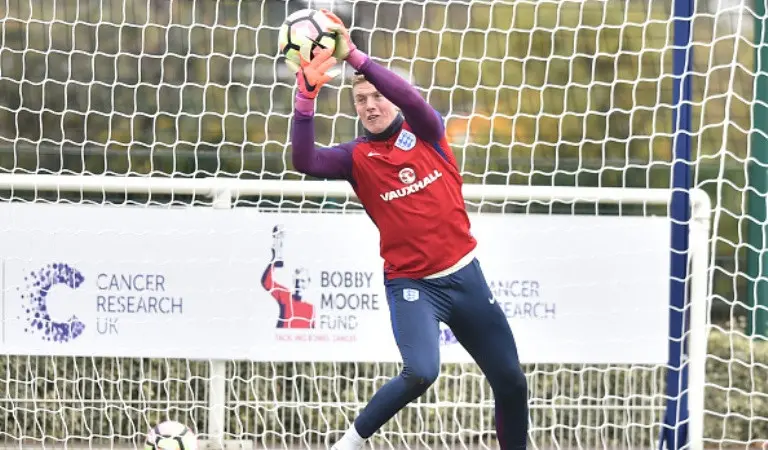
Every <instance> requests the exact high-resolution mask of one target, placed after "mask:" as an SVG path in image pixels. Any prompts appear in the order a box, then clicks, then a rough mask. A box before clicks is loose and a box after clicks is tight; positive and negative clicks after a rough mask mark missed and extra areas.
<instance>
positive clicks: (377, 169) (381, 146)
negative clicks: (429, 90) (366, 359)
mask: <svg viewBox="0 0 768 450" xmlns="http://www.w3.org/2000/svg"><path fill="white" fill-rule="evenodd" d="M356 69H357V71H358V72H359V73H362V74H363V75H365V79H366V80H367V81H369V82H370V83H372V84H373V85H374V86H375V87H376V90H377V91H378V93H380V94H381V95H382V96H383V97H385V98H386V99H388V100H389V101H391V102H392V103H393V104H394V105H396V106H397V107H398V108H399V109H400V113H399V114H398V116H397V118H396V119H395V120H394V121H393V122H392V123H391V124H390V125H389V127H388V128H387V129H386V130H384V131H383V132H381V133H377V134H372V133H368V132H366V133H367V136H366V137H361V138H358V139H356V140H354V141H351V142H346V143H343V144H339V145H336V146H333V147H328V148H316V147H315V145H314V143H315V130H314V121H313V120H314V110H313V109H312V108H313V107H312V108H308V107H307V105H308V103H307V102H306V101H298V100H297V103H296V110H295V114H294V117H293V121H292V125H293V126H292V129H291V145H292V147H293V151H292V160H293V165H294V167H296V169H297V170H298V171H299V172H302V173H305V174H307V175H312V176H315V177H319V178H330V179H345V180H348V181H349V182H350V183H351V185H352V187H353V189H354V190H355V193H356V194H357V196H358V198H359V199H360V200H361V202H362V204H363V206H364V207H365V209H366V210H367V212H368V215H369V216H370V217H371V219H372V220H373V222H374V223H375V225H376V226H377V227H378V229H379V233H380V235H381V244H380V245H381V256H382V258H384V269H385V272H386V276H387V278H389V279H391V278H401V277H409V278H423V277H426V276H429V275H433V274H435V273H437V272H441V271H443V270H445V269H448V268H450V267H452V266H453V265H455V264H456V263H457V262H459V261H460V260H461V259H462V258H463V257H465V256H466V255H468V254H469V253H470V252H471V251H472V250H473V249H474V248H475V247H476V245H477V242H476V241H475V239H474V237H472V235H471V234H470V232H469V227H470V225H469V217H468V215H467V212H466V209H465V207H464V198H463V195H462V191H461V187H462V179H461V176H460V175H459V170H458V166H457V164H456V159H455V158H454V155H453V154H452V153H451V150H450V147H449V146H448V141H447V139H446V138H445V127H444V125H443V122H442V118H441V117H440V114H439V113H438V112H437V111H436V110H435V109H433V108H432V107H431V106H430V105H429V104H428V103H427V102H426V101H425V100H424V99H423V98H422V97H421V95H420V94H419V92H418V91H417V90H416V89H415V88H414V87H413V86H411V85H410V84H409V83H408V82H406V81H405V80H404V79H403V78H401V77H399V76H398V75H397V74H395V73H394V72H392V71H390V70H389V69H387V68H385V67H384V66H382V65H380V64H377V63H375V62H373V61H372V60H371V59H370V58H368V57H367V56H365V57H364V58H363V60H362V61H361V62H360V64H359V67H356ZM369 95H372V94H369ZM366 101H367V100H366ZM309 104H311V102H310V103H309ZM378 107H379V106H373V111H374V113H375V111H376V108H378ZM366 108H368V109H367V110H369V109H370V108H371V106H366ZM380 112H381V111H379V113H380ZM361 118H362V117H361Z"/></svg>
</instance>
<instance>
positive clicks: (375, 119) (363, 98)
mask: <svg viewBox="0 0 768 450" xmlns="http://www.w3.org/2000/svg"><path fill="white" fill-rule="evenodd" d="M352 96H353V97H354V100H355V110H356V111H357V115H358V116H359V117H360V120H362V122H363V126H364V127H365V129H366V130H368V131H370V132H371V133H374V134H376V133H381V132H382V131H384V130H386V129H387V127H388V126H389V124H391V123H392V121H393V120H395V116H397V107H396V106H395V105H394V104H393V103H392V102H390V101H389V100H387V99H386V98H385V97H384V96H383V95H381V94H380V93H379V91H377V90H376V88H375V87H374V86H373V85H372V84H371V83H369V82H367V81H366V82H364V83H360V84H358V85H356V86H355V87H354V88H353V89H352Z"/></svg>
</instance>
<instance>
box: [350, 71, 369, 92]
mask: <svg viewBox="0 0 768 450" xmlns="http://www.w3.org/2000/svg"><path fill="white" fill-rule="evenodd" d="M367 82H368V80H366V79H365V75H363V74H362V73H357V72H355V74H354V75H352V88H353V89H354V88H355V86H357V85H358V84H362V83H367Z"/></svg>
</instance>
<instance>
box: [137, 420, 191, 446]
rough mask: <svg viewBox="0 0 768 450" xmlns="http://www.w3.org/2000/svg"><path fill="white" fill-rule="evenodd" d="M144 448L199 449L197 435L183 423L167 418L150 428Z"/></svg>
mask: <svg viewBox="0 0 768 450" xmlns="http://www.w3.org/2000/svg"><path fill="white" fill-rule="evenodd" d="M144 450H197V436H195V433H194V432H193V431H192V430H191V429H190V428H189V427H188V426H186V425H184V424H183V423H179V422H176V421H174V420H167V421H165V422H161V423H159V424H157V425H155V426H154V427H153V428H152V429H151V430H149V433H147V441H146V443H145V444H144Z"/></svg>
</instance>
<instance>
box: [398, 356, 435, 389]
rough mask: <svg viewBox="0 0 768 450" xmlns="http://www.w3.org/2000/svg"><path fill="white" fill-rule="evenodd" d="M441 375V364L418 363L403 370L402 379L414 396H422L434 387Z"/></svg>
mask: <svg viewBox="0 0 768 450" xmlns="http://www.w3.org/2000/svg"><path fill="white" fill-rule="evenodd" d="M439 374H440V364H439V363H427V362H423V363H418V364H411V365H407V366H405V367H404V368H403V373H402V377H403V379H404V380H405V382H406V383H407V385H408V388H409V391H411V392H412V393H414V395H421V394H423V393H424V392H426V390H427V389H428V388H429V387H430V386H432V384H433V383H434V382H435V381H436V380H437V377H438V375H439Z"/></svg>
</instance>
